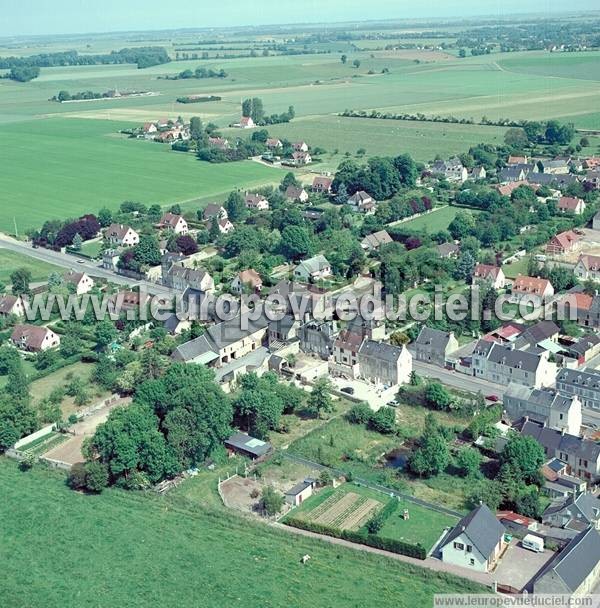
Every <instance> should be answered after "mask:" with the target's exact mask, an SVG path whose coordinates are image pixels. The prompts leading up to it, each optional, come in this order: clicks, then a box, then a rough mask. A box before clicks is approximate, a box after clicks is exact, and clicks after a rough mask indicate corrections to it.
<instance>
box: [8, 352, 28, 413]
mask: <svg viewBox="0 0 600 608" xmlns="http://www.w3.org/2000/svg"><path fill="white" fill-rule="evenodd" d="M29 385H30V382H29V378H28V377H27V374H26V373H25V368H24V366H23V362H22V361H21V358H20V357H19V358H18V359H14V360H13V361H11V362H10V363H9V366H8V377H7V381H6V386H5V387H4V390H5V392H6V394H7V395H9V396H10V397H12V398H13V399H16V400H17V401H22V402H23V403H28V402H29Z"/></svg>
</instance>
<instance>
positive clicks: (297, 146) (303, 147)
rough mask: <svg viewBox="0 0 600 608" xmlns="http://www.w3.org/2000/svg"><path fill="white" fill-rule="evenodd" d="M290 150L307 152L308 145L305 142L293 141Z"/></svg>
mask: <svg viewBox="0 0 600 608" xmlns="http://www.w3.org/2000/svg"><path fill="white" fill-rule="evenodd" d="M292 148H293V149H294V151H295V152H308V144H307V143H306V142H305V141H295V142H294V143H293V144H292Z"/></svg>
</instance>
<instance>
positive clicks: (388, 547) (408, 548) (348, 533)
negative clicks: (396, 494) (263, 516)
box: [284, 501, 427, 559]
mask: <svg viewBox="0 0 600 608" xmlns="http://www.w3.org/2000/svg"><path fill="white" fill-rule="evenodd" d="M390 502H392V501H390ZM284 523H285V524H287V525H288V526H292V527H293V528H299V529H300V530H307V531H308V532H315V533H316V534H325V535H326V536H333V537H334V538H341V539H342V540H347V541H350V542H353V543H359V544H361V545H367V546H368V547H374V548H375V549H383V550H384V551H391V552H392V553H399V554H400V555H408V556H409V557H415V558H417V559H425V558H426V557H427V551H426V550H425V547H423V546H422V545H421V544H420V543H419V544H416V545H413V544H411V543H405V542H403V541H401V540H395V539H393V538H383V537H381V536H378V535H376V534H368V533H366V532H354V531H352V530H339V529H338V528H332V527H331V526H324V525H323V524H317V523H315V522H312V521H306V520H304V519H298V518H297V517H288V518H286V519H284Z"/></svg>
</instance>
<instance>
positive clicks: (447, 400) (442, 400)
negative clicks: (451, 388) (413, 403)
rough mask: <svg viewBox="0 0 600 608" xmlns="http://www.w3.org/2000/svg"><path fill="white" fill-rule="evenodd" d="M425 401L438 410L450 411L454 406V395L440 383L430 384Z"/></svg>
mask: <svg viewBox="0 0 600 608" xmlns="http://www.w3.org/2000/svg"><path fill="white" fill-rule="evenodd" d="M425 399H427V403H428V404H429V405H431V406H432V407H433V408H435V409H436V410H448V409H450V406H451V404H452V395H450V393H449V392H448V390H447V389H446V388H445V387H444V386H443V385H442V384H440V383H439V382H430V383H429V384H428V385H427V388H426V389H425Z"/></svg>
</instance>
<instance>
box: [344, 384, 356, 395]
mask: <svg viewBox="0 0 600 608" xmlns="http://www.w3.org/2000/svg"><path fill="white" fill-rule="evenodd" d="M341 391H342V393H346V394H347V395H354V389H353V388H352V387H351V386H345V387H344V388H343V389H341Z"/></svg>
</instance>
